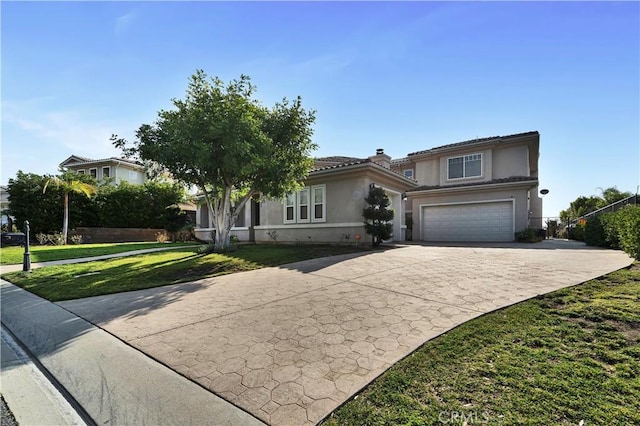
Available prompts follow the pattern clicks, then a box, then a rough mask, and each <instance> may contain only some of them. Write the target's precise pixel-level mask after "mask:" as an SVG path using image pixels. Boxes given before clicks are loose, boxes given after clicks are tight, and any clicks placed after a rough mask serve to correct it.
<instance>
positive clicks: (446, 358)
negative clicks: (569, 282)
mask: <svg viewBox="0 0 640 426" xmlns="http://www.w3.org/2000/svg"><path fill="white" fill-rule="evenodd" d="M454 418H457V420H455V421H454V420H453V419H454ZM465 419H466V420H467V421H468V424H504V425H513V424H519V425H541V424H548V425H550V424H554V425H558V424H567V425H569V424H571V425H577V424H578V423H579V422H580V420H585V424H587V425H595V424H601V425H638V424H640V264H635V265H634V266H632V267H631V268H630V269H625V270H620V271H617V272H614V273H611V274H609V275H607V276H605V277H603V278H600V279H597V280H592V281H589V282H587V283H585V284H582V285H579V286H576V287H572V288H569V289H563V290H560V291H556V292H554V293H550V294H548V295H546V296H543V297H539V298H536V299H533V300H529V301H526V302H523V303H520V304H517V305H514V306H511V307H509V308H505V309H502V310H500V311H497V312H494V313H491V314H488V315H485V316H483V317H480V318H477V319H475V320H472V321H470V322H467V323H465V324H462V325H461V326H459V327H457V328H455V329H453V330H451V331H449V332H448V333H446V334H444V335H442V336H440V337H438V338H436V339H434V340H432V341H429V342H427V343H426V344H425V345H423V346H422V347H421V348H420V349H418V350H417V351H415V352H414V353H413V354H411V355H410V356H408V357H407V358H405V359H404V360H402V361H401V362H399V363H398V364H396V365H394V366H393V367H392V368H390V369H389V370H388V371H387V372H386V373H384V374H383V375H382V376H381V377H379V378H378V379H377V380H375V381H374V382H373V383H371V384H370V385H369V386H368V387H367V388H365V390H363V391H362V393H360V394H359V395H358V396H357V398H355V399H352V400H351V401H349V402H347V403H346V404H345V405H343V406H342V407H340V408H339V409H337V410H336V411H335V412H334V413H333V414H332V416H331V417H330V418H329V419H328V420H327V422H326V424H328V425H363V424H366V425H430V424H457V425H460V424H463V422H464V420H465Z"/></svg>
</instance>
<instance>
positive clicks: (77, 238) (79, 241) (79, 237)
mask: <svg viewBox="0 0 640 426" xmlns="http://www.w3.org/2000/svg"><path fill="white" fill-rule="evenodd" d="M69 239H70V240H71V243H72V244H82V240H83V237H82V235H72V236H70V237H69Z"/></svg>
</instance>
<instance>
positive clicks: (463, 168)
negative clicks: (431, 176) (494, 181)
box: [447, 154, 482, 179]
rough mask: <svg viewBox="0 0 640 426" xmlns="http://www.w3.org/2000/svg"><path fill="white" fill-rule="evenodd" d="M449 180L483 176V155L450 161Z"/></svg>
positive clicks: (467, 156) (472, 155)
mask: <svg viewBox="0 0 640 426" xmlns="http://www.w3.org/2000/svg"><path fill="white" fill-rule="evenodd" d="M447 166H448V170H449V172H448V176H449V179H461V178H468V177H477V176H482V154H471V155H465V156H463V157H453V158H449V159H448V164H447Z"/></svg>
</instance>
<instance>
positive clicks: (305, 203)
mask: <svg viewBox="0 0 640 426" xmlns="http://www.w3.org/2000/svg"><path fill="white" fill-rule="evenodd" d="M298 222H309V188H304V189H301V190H300V191H299V192H298Z"/></svg>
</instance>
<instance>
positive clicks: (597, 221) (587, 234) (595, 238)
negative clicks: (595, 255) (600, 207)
mask: <svg viewBox="0 0 640 426" xmlns="http://www.w3.org/2000/svg"><path fill="white" fill-rule="evenodd" d="M603 216H604V215H603V214H602V215H598V216H594V217H591V218H589V220H587V223H586V225H585V226H584V242H585V243H587V245H589V246H597V247H609V243H608V242H607V235H606V232H605V229H604V225H603Z"/></svg>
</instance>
